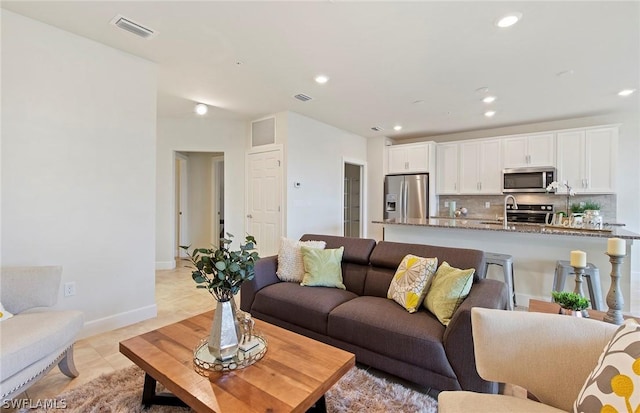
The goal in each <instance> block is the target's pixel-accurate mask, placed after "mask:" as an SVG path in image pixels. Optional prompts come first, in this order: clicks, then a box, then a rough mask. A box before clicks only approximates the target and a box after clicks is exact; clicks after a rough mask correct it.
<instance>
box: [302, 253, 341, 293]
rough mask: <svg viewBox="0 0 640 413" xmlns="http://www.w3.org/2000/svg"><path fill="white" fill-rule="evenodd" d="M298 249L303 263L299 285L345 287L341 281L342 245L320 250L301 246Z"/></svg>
mask: <svg viewBox="0 0 640 413" xmlns="http://www.w3.org/2000/svg"><path fill="white" fill-rule="evenodd" d="M300 250H301V251H302V262H303V263H304V278H303V279H302V282H301V283H300V285H307V286H315V287H335V288H340V289H342V290H346V289H347V287H345V285H344V284H343V283H342V253H343V252H344V247H340V248H337V249H326V250H321V249H317V248H308V247H305V246H302V247H300Z"/></svg>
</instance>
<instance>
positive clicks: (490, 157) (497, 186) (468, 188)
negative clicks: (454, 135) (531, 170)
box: [460, 139, 502, 195]
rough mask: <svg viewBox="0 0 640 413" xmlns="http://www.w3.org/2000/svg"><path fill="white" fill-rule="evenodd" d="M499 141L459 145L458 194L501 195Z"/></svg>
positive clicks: (480, 141) (482, 141)
mask: <svg viewBox="0 0 640 413" xmlns="http://www.w3.org/2000/svg"><path fill="white" fill-rule="evenodd" d="M500 143H501V142H500V140H499V139H492V140H479V141H472V142H463V143H461V144H460V194H467V195H473V194H501V193H502V170H501V168H500V165H502V162H501V151H500Z"/></svg>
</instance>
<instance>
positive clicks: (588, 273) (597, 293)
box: [553, 260, 603, 310]
mask: <svg viewBox="0 0 640 413" xmlns="http://www.w3.org/2000/svg"><path fill="white" fill-rule="evenodd" d="M570 275H572V276H574V277H575V271H574V270H573V267H572V266H571V264H570V262H569V261H564V260H558V261H557V262H556V272H555V275H554V277H553V291H563V290H564V283H565V280H566V278H567V277H568V276H570ZM583 276H584V278H585V279H586V280H587V287H588V288H589V298H590V299H591V308H593V309H594V310H600V309H602V308H603V306H602V289H601V288H600V271H599V270H598V267H596V266H595V265H593V264H591V263H590V262H589V263H587V267H586V268H585V269H584V275H583Z"/></svg>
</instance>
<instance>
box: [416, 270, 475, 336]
mask: <svg viewBox="0 0 640 413" xmlns="http://www.w3.org/2000/svg"><path fill="white" fill-rule="evenodd" d="M475 272H476V270H475V269H474V268H470V269H467V270H461V269H459V268H454V267H451V266H450V265H449V263H448V262H446V261H445V262H443V263H442V265H441V266H440V268H438V271H436V274H435V275H434V276H433V281H432V282H431V287H429V291H427V296H426V298H425V299H424V305H425V307H427V310H429V311H431V312H432V313H433V314H434V315H435V316H436V317H438V320H440V322H441V323H442V324H444V325H445V326H446V325H449V322H450V321H451V317H453V314H454V313H455V312H456V310H457V309H458V307H459V306H460V304H462V302H463V301H464V299H465V298H467V296H468V295H469V291H471V285H472V284H473V274H474V273H475Z"/></svg>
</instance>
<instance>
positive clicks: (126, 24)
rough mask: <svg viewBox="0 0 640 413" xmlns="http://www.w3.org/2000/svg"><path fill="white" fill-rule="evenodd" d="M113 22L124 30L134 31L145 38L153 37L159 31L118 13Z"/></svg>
mask: <svg viewBox="0 0 640 413" xmlns="http://www.w3.org/2000/svg"><path fill="white" fill-rule="evenodd" d="M111 24H113V25H114V26H117V27H119V28H121V29H123V30H126V31H128V32H129V33H133V34H135V35H137V36H140V37H142V38H143V39H151V38H152V37H154V36H155V35H156V34H158V32H156V31H155V30H153V29H150V28H148V27H144V26H143V25H141V24H140V23H136V22H134V21H133V20H131V19H128V18H126V17H124V16H121V15H117V16H116V17H114V18H113V19H112V20H111Z"/></svg>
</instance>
